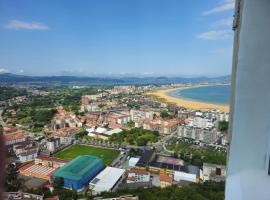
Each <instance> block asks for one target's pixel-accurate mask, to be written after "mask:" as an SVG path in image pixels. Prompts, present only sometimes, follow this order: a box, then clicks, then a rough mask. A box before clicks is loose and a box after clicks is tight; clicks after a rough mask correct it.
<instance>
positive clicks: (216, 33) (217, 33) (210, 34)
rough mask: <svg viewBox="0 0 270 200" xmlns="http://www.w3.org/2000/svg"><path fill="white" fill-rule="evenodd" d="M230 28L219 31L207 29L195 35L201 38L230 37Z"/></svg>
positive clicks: (223, 38)
mask: <svg viewBox="0 0 270 200" xmlns="http://www.w3.org/2000/svg"><path fill="white" fill-rule="evenodd" d="M231 33H232V32H231V31H230V30H221V31H215V30H213V31H208V32H204V33H201V34H199V35H197V36H196V37H197V38H198V39H201V40H225V39H228V38H230V37H231Z"/></svg>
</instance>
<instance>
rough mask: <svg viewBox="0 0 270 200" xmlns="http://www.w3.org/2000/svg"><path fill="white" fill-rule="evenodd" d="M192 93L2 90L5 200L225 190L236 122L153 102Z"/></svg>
mask: <svg viewBox="0 0 270 200" xmlns="http://www.w3.org/2000/svg"><path fill="white" fill-rule="evenodd" d="M201 84H202V85H207V83H201ZM187 85H189V86H190V85H191V86H192V85H195V84H191V83H187V84H167V85H140V86H138V85H117V86H92V87H89V86H67V87H55V88H50V87H32V86H25V87H21V88H17V89H15V88H13V87H8V86H4V87H1V88H0V89H1V91H2V92H3V94H4V95H2V96H1V102H0V112H1V113H0V114H1V116H2V117H1V120H0V123H1V124H2V125H1V130H0V132H1V134H3V136H4V138H5V146H6V149H7V151H6V162H5V164H6V180H5V181H6V183H5V187H6V190H7V192H6V193H5V195H6V196H7V198H8V199H40V200H41V199H69V198H71V199H77V198H79V197H80V199H83V198H85V199H87V198H90V199H111V198H110V194H119V195H118V198H119V199H134V200H135V199H139V196H138V195H136V194H134V195H133V193H132V192H130V191H136V190H138V189H140V188H153V189H155V188H169V187H172V186H173V187H177V188H181V187H185V186H188V185H190V186H194V185H195V186H196V185H201V184H203V183H213V184H215V183H217V184H219V183H220V184H224V181H225V177H226V160H227V147H228V133H227V131H228V121H229V113H226V112H222V111H219V110H217V109H203V110H198V109H190V108H185V107H181V106H178V105H175V104H173V103H171V102H167V101H166V100H164V99H161V98H158V97H156V96H153V95H151V92H152V91H156V90H160V89H171V88H178V87H184V86H187ZM196 85H198V83H196ZM223 187H224V186H223ZM118 191H128V192H126V193H124V194H123V193H121V192H118ZM117 192H118V193H117ZM114 197H116V196H114ZM113 199H117V198H113Z"/></svg>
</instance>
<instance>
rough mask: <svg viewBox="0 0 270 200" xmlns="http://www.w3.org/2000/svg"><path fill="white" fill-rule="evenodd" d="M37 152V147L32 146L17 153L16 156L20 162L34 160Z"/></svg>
mask: <svg viewBox="0 0 270 200" xmlns="http://www.w3.org/2000/svg"><path fill="white" fill-rule="evenodd" d="M37 154H38V148H33V149H31V150H29V151H26V152H23V153H20V154H18V155H17V157H18V158H19V160H20V162H28V161H31V160H34V159H35V158H36V157H37Z"/></svg>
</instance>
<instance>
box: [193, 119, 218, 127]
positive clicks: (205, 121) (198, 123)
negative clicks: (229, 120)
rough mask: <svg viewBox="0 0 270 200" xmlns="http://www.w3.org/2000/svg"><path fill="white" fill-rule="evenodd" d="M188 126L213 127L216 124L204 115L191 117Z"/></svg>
mask: <svg viewBox="0 0 270 200" xmlns="http://www.w3.org/2000/svg"><path fill="white" fill-rule="evenodd" d="M188 126H194V127H198V128H212V127H214V124H213V122H212V121H211V120H209V119H207V118H203V117H194V118H190V120H189V122H188Z"/></svg>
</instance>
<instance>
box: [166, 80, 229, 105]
mask: <svg viewBox="0 0 270 200" xmlns="http://www.w3.org/2000/svg"><path fill="white" fill-rule="evenodd" d="M169 95H170V96H172V97H176V98H181V99H188V100H193V101H200V102H206V103H213V104H220V105H229V101H230V85H215V86H203V87H195V88H187V89H179V90H174V91H172V92H170V93H169Z"/></svg>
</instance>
